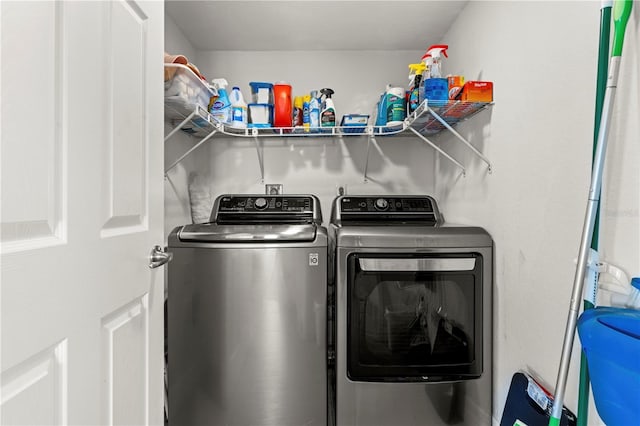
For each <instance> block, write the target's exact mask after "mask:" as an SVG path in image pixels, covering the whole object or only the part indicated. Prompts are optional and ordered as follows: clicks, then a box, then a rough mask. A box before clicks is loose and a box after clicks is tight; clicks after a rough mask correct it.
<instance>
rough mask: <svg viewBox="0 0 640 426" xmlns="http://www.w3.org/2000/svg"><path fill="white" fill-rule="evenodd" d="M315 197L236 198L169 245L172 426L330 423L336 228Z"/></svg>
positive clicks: (223, 201) (221, 201)
mask: <svg viewBox="0 0 640 426" xmlns="http://www.w3.org/2000/svg"><path fill="white" fill-rule="evenodd" d="M321 223H322V215H321V212H320V203H319V200H318V199H317V198H316V197H314V196H311V195H269V196H265V195H253V196H252V195H224V196H221V197H218V199H217V200H216V202H215V204H214V208H213V211H212V216H211V223H207V224H201V225H187V226H182V227H178V228H176V229H175V230H174V231H173V232H172V233H171V235H170V236H169V250H170V251H171V252H172V253H173V261H172V262H171V263H170V265H169V268H168V274H169V275H168V283H169V295H168V382H169V405H168V411H169V424H171V425H180V426H183V425H278V426H281V425H302V424H304V425H322V426H324V425H326V422H327V366H326V363H327V352H326V351H327V349H326V323H327V313H326V309H327V303H326V300H327V231H326V228H324V227H322V226H321Z"/></svg>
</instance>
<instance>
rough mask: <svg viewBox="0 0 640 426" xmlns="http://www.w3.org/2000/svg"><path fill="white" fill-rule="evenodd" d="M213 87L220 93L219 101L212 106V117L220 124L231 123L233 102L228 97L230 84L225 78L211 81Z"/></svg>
mask: <svg viewBox="0 0 640 426" xmlns="http://www.w3.org/2000/svg"><path fill="white" fill-rule="evenodd" d="M211 83H213V87H214V88H215V89H216V90H217V91H218V99H216V101H215V102H214V103H213V105H211V111H209V112H210V113H211V116H212V117H213V118H214V119H216V120H217V121H219V122H220V123H230V122H231V102H230V101H229V95H227V86H228V85H229V83H228V82H227V80H225V79H224V78H215V79H213V80H212V81H211Z"/></svg>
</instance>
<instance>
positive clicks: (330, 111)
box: [320, 88, 336, 127]
mask: <svg viewBox="0 0 640 426" xmlns="http://www.w3.org/2000/svg"><path fill="white" fill-rule="evenodd" d="M320 93H322V95H324V99H323V100H322V107H321V110H322V111H321V112H320V125H321V127H335V125H336V108H335V106H334V104H333V99H331V95H333V94H334V91H333V90H332V89H329V88H324V89H321V90H320Z"/></svg>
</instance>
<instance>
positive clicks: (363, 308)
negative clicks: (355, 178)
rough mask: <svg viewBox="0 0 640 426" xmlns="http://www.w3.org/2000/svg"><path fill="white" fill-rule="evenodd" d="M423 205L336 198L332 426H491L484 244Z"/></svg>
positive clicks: (488, 243) (483, 236)
mask: <svg viewBox="0 0 640 426" xmlns="http://www.w3.org/2000/svg"><path fill="white" fill-rule="evenodd" d="M443 222H444V221H443V219H442V216H441V215H440V212H439V209H438V206H437V204H436V202H435V200H434V199H433V198H431V197H428V196H342V197H338V198H337V199H336V200H335V201H334V203H333V209H332V217H331V222H330V225H329V233H330V237H331V241H332V245H333V248H332V249H331V253H332V255H333V256H335V258H334V260H333V263H334V265H335V269H334V278H333V279H332V288H331V290H330V294H333V295H334V297H332V298H331V300H332V304H333V307H334V308H335V309H330V312H334V313H335V314H334V315H332V316H331V318H330V324H331V329H332V331H333V332H332V333H331V336H332V339H331V341H330V349H331V353H332V354H335V357H332V360H335V363H334V364H333V365H335V375H334V377H335V382H333V383H331V388H332V392H331V393H332V399H333V401H332V402H334V403H335V407H336V413H335V414H336V421H337V425H338V426H347V425H350V426H353V425H360V426H365V425H367V426H369V425H380V426H382V425H388V426H403V425H429V426H435V425H468V426H482V425H490V424H491V411H492V407H491V390H492V386H491V383H492V381H491V375H492V359H491V357H492V263H493V260H492V256H493V242H492V239H491V237H490V236H489V234H487V232H486V231H485V230H483V229H482V228H479V227H471V226H448V225H445V224H444V223H443Z"/></svg>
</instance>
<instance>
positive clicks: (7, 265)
mask: <svg viewBox="0 0 640 426" xmlns="http://www.w3.org/2000/svg"><path fill="white" fill-rule="evenodd" d="M163 14H164V10H163V4H162V2H159V1H154V2H140V3H136V2H133V1H103V2H76V1H68V2H66V1H64V2H63V1H60V2H50V1H42V2H24V1H3V2H0V19H1V23H2V27H1V31H2V50H1V54H2V61H1V63H2V75H1V78H2V80H1V83H2V87H1V91H2V119H1V120H2V121H1V127H2V146H1V149H2V152H1V159H2V170H1V173H2V179H1V181H2V203H1V204H2V234H1V237H0V238H1V240H0V241H1V245H0V249H1V252H2V298H1V301H0V303H1V306H0V315H1V318H0V321H1V330H0V336H1V339H2V342H1V343H2V345H1V351H2V353H1V358H0V360H1V365H0V367H1V370H0V371H1V372H2V373H1V374H2V375H1V385H2V400H1V406H0V409H1V413H0V423H1V424H47V425H50V424H83V425H86V424H135V425H142V424H161V423H162V414H163V409H162V404H163V327H162V318H163V315H162V314H163V302H164V286H163V281H164V277H163V271H162V269H160V270H159V271H158V270H153V271H152V270H149V268H148V266H147V264H148V255H149V250H150V248H151V247H153V246H154V245H155V244H161V242H162V240H163V224H162V216H163V201H162V196H163V195H162V189H163V172H162V166H163V153H162V151H163V143H162V140H163V138H162V127H163V126H162V78H161V75H162V60H161V58H162V43H163V41H162V40H163V37H162V31H163V26H164V24H163Z"/></svg>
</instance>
